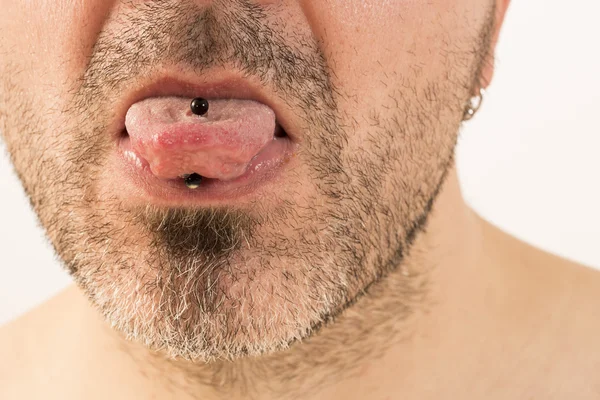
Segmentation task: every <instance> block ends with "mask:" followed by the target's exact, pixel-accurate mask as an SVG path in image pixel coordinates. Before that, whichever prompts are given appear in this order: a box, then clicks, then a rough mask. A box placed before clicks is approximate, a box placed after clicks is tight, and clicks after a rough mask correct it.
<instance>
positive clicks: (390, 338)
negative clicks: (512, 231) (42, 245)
mask: <svg viewBox="0 0 600 400" xmlns="http://www.w3.org/2000/svg"><path fill="white" fill-rule="evenodd" d="M199 3H200V2H197V3H191V2H183V1H180V2H176V1H168V2H162V3H161V2H157V3H154V2H144V3H142V2H123V3H121V2H116V1H100V0H98V1H85V2H77V3H76V4H72V2H66V1H65V2H62V1H54V2H49V1H46V2H41V3H40V2H35V4H34V3H33V2H25V1H13V0H0V8H1V9H2V10H3V13H2V16H1V17H0V32H2V33H3V34H2V35H0V129H1V131H2V137H3V139H4V142H5V143H6V146H7V148H8V151H9V153H10V155H11V158H12V161H13V163H14V165H15V170H16V172H17V173H18V175H19V176H20V178H21V180H22V182H23V186H24V188H25V190H26V192H27V194H28V195H29V196H30V199H31V202H32V206H33V207H34V209H35V211H36V212H37V214H38V216H39V219H40V222H41V223H42V225H43V226H44V227H45V229H46V231H47V233H48V237H49V239H50V240H51V242H52V244H53V245H54V247H55V249H56V251H57V254H58V255H59V256H60V257H61V259H62V260H63V261H64V264H65V267H66V268H68V269H69V271H70V272H71V273H72V275H73V277H74V280H75V282H76V286H74V287H72V288H69V289H68V290H66V291H65V292H63V293H61V294H60V295H58V296H57V297H55V298H54V299H52V300H50V301H48V302H47V303H45V304H44V305H42V306H41V307H39V308H38V309H36V310H33V311H32V312H30V313H28V314H26V315H25V316H23V317H21V318H20V319H18V320H16V321H14V322H12V323H11V324H9V325H8V326H6V327H5V328H4V329H3V330H2V331H0V332H1V333H0V339H1V340H0V353H2V354H3V355H5V356H3V361H2V363H1V365H0V397H2V398H17V397H18V398H39V397H44V398H61V399H71V398H73V399H76V398H90V399H93V398H98V399H100V398H111V399H121V398H122V399H128V398H177V399H188V398H189V399H194V398H202V399H220V398H227V399H236V398H244V399H247V398H253V399H254V398H255V399H271V398H272V399H287V398H290V399H291V398H302V399H354V398H356V399H363V398H369V399H387V398H406V399H411V398H419V399H429V398H431V399H434V398H464V399H468V398H473V399H479V398H492V399H494V398H497V399H505V398H524V399H525V398H527V399H528V398H556V399H562V398H564V399H567V398H573V394H574V393H576V394H577V398H581V399H593V398H597V397H598V395H600V382H599V381H598V379H597V377H596V374H595V373H594V371H596V370H597V369H598V367H600V357H599V356H598V355H597V354H600V352H598V351H597V350H598V345H597V343H596V342H597V341H596V340H595V335H594V332H597V329H598V328H600V326H599V325H600V322H599V320H600V318H599V317H600V315H599V312H598V310H600V307H599V306H600V304H598V303H599V301H598V300H597V296H596V293H597V291H598V289H599V288H600V278H599V275H598V273H596V272H593V271H592V270H590V269H587V268H584V267H581V266H578V265H576V264H573V263H571V262H568V261H566V260H563V259H559V258H557V257H554V256H552V255H549V254H546V253H543V252H541V251H539V250H537V249H534V248H532V247H530V246H528V245H526V244H524V243H522V242H519V241H517V240H516V239H514V238H511V237H510V236H508V235H506V234H505V233H502V232H500V231H499V230H497V229H496V228H494V227H493V226H491V225H490V224H488V223H487V222H485V221H484V220H482V219H481V218H480V217H479V216H477V215H476V214H475V213H474V212H473V211H472V210H471V209H470V208H469V207H468V206H467V205H466V204H465V203H464V201H463V199H462V197H461V194H460V189H459V185H458V181H457V175H456V170H455V165H454V160H453V154H454V147H455V143H456V140H457V137H458V130H459V127H460V124H461V120H462V117H463V114H464V111H465V107H466V105H467V103H468V101H469V99H470V97H471V96H473V94H475V93H477V92H478V89H479V88H480V87H486V86H487V85H488V84H489V83H490V82H491V80H492V75H493V52H494V47H495V44H496V42H497V40H498V36H499V32H500V28H501V25H502V21H503V17H504V13H505V11H506V9H507V7H508V1H507V0H497V1H495V2H494V1H476V0H451V1H448V0H433V1H429V2H427V4H424V3H421V2H412V1H405V2H401V1H396V2H385V1H362V2H348V1H346V0H334V1H327V2H325V1H309V0H307V1H291V0H290V1H261V2H256V3H253V4H254V6H252V4H250V3H247V2H237V1H229V2H225V1H221V2H216V1H215V2H210V3H209V2H206V4H204V3H202V4H199ZM207 10H208V11H207ZM240 21H246V22H248V23H241V22H240ZM209 39H210V40H209ZM206 43H209V44H210V46H208V45H207V47H202V46H204V44H206ZM248 43H255V44H256V46H254V47H253V46H251V45H249V44H248ZM234 49H237V50H238V51H235V52H234V51H233V50H234ZM240 49H242V50H240ZM258 50H260V53H258V52H257V51H258ZM41 60H43V62H40V61H41ZM167 68H172V69H173V70H174V71H177V72H178V73H180V74H182V75H186V76H190V75H192V76H195V77H197V78H198V79H200V80H202V79H208V78H210V77H215V76H217V77H223V76H229V75H231V74H233V75H235V74H238V75H239V74H241V73H243V74H244V75H245V76H246V77H247V79H248V80H249V81H252V82H254V83H255V84H257V85H261V86H263V87H265V88H266V90H267V91H268V92H269V93H270V94H271V96H272V97H273V98H275V99H276V100H277V101H278V103H279V104H281V105H282V106H281V107H282V109H283V114H285V116H286V118H285V119H286V125H287V127H288V128H289V133H290V135H291V136H293V138H294V140H296V141H297V143H298V146H299V149H300V150H299V152H298V154H297V156H296V157H295V159H294V160H293V161H292V162H290V164H289V166H288V168H287V169H286V170H285V171H284V172H283V173H282V176H281V177H280V181H278V182H277V184H276V185H275V184H273V185H265V186H264V187H263V188H262V189H261V190H263V191H264V192H263V193H262V194H263V195H264V196H263V197H262V198H261V199H260V201H257V200H253V199H251V198H249V199H242V200H239V201H237V202H236V201H224V202H222V203H221V204H212V205H211V206H205V207H194V206H193V205H192V204H182V205H180V206H179V207H177V208H175V207H173V206H172V205H169V204H166V203H164V202H161V200H160V199H158V198H150V199H149V198H147V197H144V196H142V195H139V193H135V192H134V191H132V190H131V188H130V187H129V186H128V184H127V182H126V181H125V180H124V179H123V178H122V177H121V176H120V175H119V171H116V170H115V169H114V164H113V163H112V162H111V160H112V159H111V154H113V152H114V142H115V140H114V137H115V133H118V132H116V128H115V120H117V119H118V114H119V107H122V105H123V104H124V102H125V100H124V99H123V96H126V93H127V90H128V88H130V87H131V86H133V85H136V84H139V82H140V79H142V77H144V76H152V75H153V74H158V73H159V72H160V71H164V69H167ZM124 93H125V94H124ZM307 104H308V105H310V107H309V106H307ZM116 188H118V189H116ZM158 227H161V228H160V229H158ZM153 232H155V233H153ZM142 288H143V290H142ZM176 316H177V317H176Z"/></svg>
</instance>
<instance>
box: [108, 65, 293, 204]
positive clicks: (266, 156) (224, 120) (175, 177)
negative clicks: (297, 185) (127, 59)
mask: <svg viewBox="0 0 600 400" xmlns="http://www.w3.org/2000/svg"><path fill="white" fill-rule="evenodd" d="M181 75H182V74H178V75H177V77H173V76H163V77H159V78H155V79H153V80H151V79H148V80H147V81H146V82H144V83H142V84H141V85H140V86H138V89H137V90H134V91H132V92H131V93H130V94H129V95H127V96H125V98H124V99H123V100H122V101H121V103H120V104H117V105H116V109H117V112H118V121H119V125H118V129H117V132H118V134H117V135H116V143H117V145H116V147H115V151H114V154H112V156H113V157H112V159H111V161H110V164H109V166H110V167H109V168H108V171H107V172H108V175H107V176H106V177H105V179H108V180H110V181H111V183H112V184H111V185H110V186H111V187H115V188H119V196H120V197H122V198H124V200H126V201H127V202H129V203H139V204H148V203H152V204H157V205H163V206H198V205H222V204H224V203H232V202H234V203H235V202H239V201H241V200H242V199H246V200H247V199H249V198H254V199H257V198H261V197H263V196H264V195H266V194H267V193H268V192H269V191H272V190H274V189H275V187H276V184H277V183H278V182H279V183H282V181H283V177H282V175H284V174H285V172H286V170H287V169H289V168H291V167H292V164H293V163H294V162H295V161H294V160H295V155H296V153H297V150H298V148H299V142H298V140H297V139H296V136H293V135H292V134H289V129H288V128H287V127H288V126H290V125H289V124H290V121H291V120H292V118H293V113H292V110H291V109H289V107H288V106H287V104H286V103H284V102H280V101H279V100H280V99H279V98H278V97H277V96H273V95H271V93H268V92H267V91H266V88H265V87H264V85H260V83H259V82H252V81H250V80H248V79H241V78H238V77H236V76H232V74H231V73H227V74H225V73H222V74H220V75H217V74H215V75H214V76H216V77H217V79H213V80H211V81H208V80H204V81H200V82H194V81H193V80H192V79H187V80H186V79H185V77H183V78H182V77H181ZM198 98H202V99H203V100H204V101H206V102H207V105H206V107H207V109H208V111H207V112H206V113H205V115H204V114H202V115H200V113H198V115H195V114H196V112H195V111H194V104H193V103H192V101H193V100H194V99H198Z"/></svg>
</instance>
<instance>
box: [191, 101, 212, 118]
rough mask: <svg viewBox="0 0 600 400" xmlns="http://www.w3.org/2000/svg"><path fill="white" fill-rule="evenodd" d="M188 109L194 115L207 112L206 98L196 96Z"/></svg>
mask: <svg viewBox="0 0 600 400" xmlns="http://www.w3.org/2000/svg"><path fill="white" fill-rule="evenodd" d="M190 109H191V110H192V113H194V114H196V115H204V114H206V113H207V112H208V100H206V99H203V98H202V97H196V98H195V99H193V100H192V102H191V103H190Z"/></svg>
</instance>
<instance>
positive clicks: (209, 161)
mask: <svg viewBox="0 0 600 400" xmlns="http://www.w3.org/2000/svg"><path fill="white" fill-rule="evenodd" d="M190 102H191V99H186V98H181V97H155V98H150V99H146V100H143V101H140V102H138V103H136V104H134V105H132V106H131V107H130V108H129V110H128V111H127V116H126V117H125V127H126V128H127V133H128V134H129V137H130V140H131V146H132V148H133V150H134V151H135V152H136V153H137V154H138V155H139V156H141V157H142V158H143V159H145V160H146V161H147V162H148V164H149V165H150V169H151V170H152V172H153V173H154V175H156V176H157V177H159V178H164V179H170V178H176V177H178V176H181V175H183V174H191V173H194V172H195V173H197V174H200V175H202V176H203V177H207V178H215V179H222V180H229V179H234V178H237V177H238V176H240V175H242V174H243V173H244V172H245V171H246V168H247V167H248V164H249V163H250V161H251V160H252V158H254V157H255V156H256V155H257V154H258V153H259V152H260V151H261V150H262V149H263V148H264V147H265V146H266V145H267V144H268V143H269V142H270V141H271V140H273V138H274V136H273V135H274V132H275V113H274V112H273V110H272V109H271V108H269V107H268V106H266V105H264V104H261V103H258V102H256V101H252V100H226V99H222V100H209V101H208V103H209V109H208V112H207V113H206V114H204V115H203V116H198V115H195V114H193V113H192V111H191V109H190Z"/></svg>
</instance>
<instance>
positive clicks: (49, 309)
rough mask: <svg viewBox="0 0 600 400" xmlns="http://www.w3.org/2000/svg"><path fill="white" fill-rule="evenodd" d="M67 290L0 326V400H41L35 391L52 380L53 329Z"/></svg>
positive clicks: (57, 323)
mask: <svg viewBox="0 0 600 400" xmlns="http://www.w3.org/2000/svg"><path fill="white" fill-rule="evenodd" d="M68 292H69V290H67V291H64V292H62V293H61V294H59V295H58V296H55V297H53V298H51V299H50V300H47V301H46V302H44V303H43V304H41V305H39V306H38V307H36V308H34V309H32V310H31V311H29V312H27V313H25V314H23V315H22V316H20V317H18V318H17V319H15V320H13V321H11V322H9V323H8V324H6V325H3V326H2V327H0V399H27V398H41V397H45V396H43V393H38V392H36V391H37V390H39V389H40V388H42V387H44V381H45V380H49V379H51V375H52V374H49V373H48V364H47V363H46V361H47V360H50V359H52V355H53V354H52V351H53V347H54V346H53V345H52V343H53V342H54V339H55V337H56V335H57V330H56V329H55V327H56V326H57V325H59V324H60V323H61V321H60V316H59V314H60V313H57V310H60V309H61V306H62V305H63V303H65V301H66V300H67V299H66V297H67V296H66V295H67V294H68Z"/></svg>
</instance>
